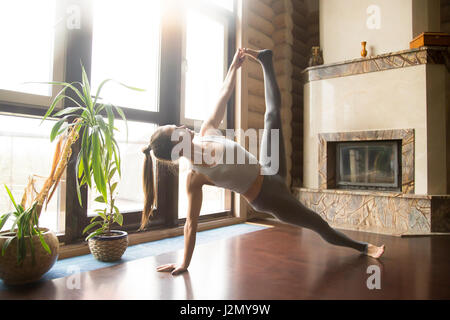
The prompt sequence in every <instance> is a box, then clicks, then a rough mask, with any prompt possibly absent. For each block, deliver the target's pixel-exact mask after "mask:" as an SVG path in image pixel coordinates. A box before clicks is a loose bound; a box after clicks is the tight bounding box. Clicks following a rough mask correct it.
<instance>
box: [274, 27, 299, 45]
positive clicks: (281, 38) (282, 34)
mask: <svg viewBox="0 0 450 320" xmlns="http://www.w3.org/2000/svg"><path fill="white" fill-rule="evenodd" d="M287 31H288V30H287V29H279V30H275V31H274V32H273V35H272V39H273V43H274V45H279V44H282V43H288V44H293V43H294V37H293V35H292V33H291V32H287Z"/></svg>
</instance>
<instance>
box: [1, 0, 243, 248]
mask: <svg viewBox="0 0 450 320" xmlns="http://www.w3.org/2000/svg"><path fill="white" fill-rule="evenodd" d="M180 1H183V0H165V1H163V8H162V10H163V13H162V19H161V34H160V63H159V68H160V73H159V97H158V111H144V110H138V109H129V108H126V107H122V109H123V111H124V114H125V116H126V118H127V120H130V121H139V122H147V123H152V124H156V125H157V126H162V125H166V124H176V125H179V124H180V101H181V76H182V75H181V68H182V37H183V26H182V23H181V21H183V19H181V17H182V14H183V13H182V10H181V7H182V6H180V5H179V2H180ZM234 1H235V2H236V0H234ZM200 2H202V3H203V0H201V1H200ZM200 2H199V3H200ZM57 3H58V5H57V14H58V15H65V12H66V10H65V9H66V8H68V7H69V6H74V5H75V6H78V8H79V9H80V17H81V23H80V28H79V29H66V28H64V26H65V25H64V24H61V25H62V27H63V28H64V29H65V30H64V32H62V33H64V44H65V45H64V50H62V52H64V57H63V58H64V63H63V74H64V77H63V78H62V79H61V80H62V81H65V82H75V81H81V66H80V61H83V65H84V68H85V70H86V73H87V75H88V78H89V80H90V79H91V55H92V36H93V21H92V17H93V12H92V8H93V4H92V2H91V1H90V0H60V1H58V2H57ZM208 7H211V5H209V4H208ZM234 7H235V8H236V5H235V6H234ZM218 8H219V9H220V10H223V11H224V12H228V17H229V18H230V17H231V18H232V20H230V21H232V23H230V24H229V37H228V46H227V57H228V65H229V64H230V63H231V60H232V58H233V54H234V48H235V30H236V20H235V15H236V12H235V11H236V10H235V11H234V12H233V13H231V12H229V11H228V10H226V9H222V8H220V7H218ZM231 18H230V19H231ZM58 80H60V79H58ZM54 81H56V79H54ZM55 87H56V86H54V88H53V92H55V90H58V88H55ZM0 94H1V92H0ZM67 94H68V95H73V96H72V98H74V99H75V100H78V97H77V96H75V95H74V94H73V93H72V92H69V91H68V92H67ZM25 95H26V94H25ZM50 103H51V102H49V103H48V104H45V103H44V104H41V103H38V104H32V105H31V104H26V103H23V102H21V101H18V100H15V99H9V98H8V99H2V101H0V113H5V114H13V115H14V114H17V115H31V116H38V117H43V116H44V114H45V112H46V110H47V108H48V106H49V105H50ZM73 106H74V103H73V102H72V101H70V100H68V99H65V101H64V104H63V105H61V106H60V108H68V107H73ZM105 115H106V114H105ZM117 119H118V120H120V119H121V118H120V117H119V116H118V115H117ZM71 121H73V119H69V122H71ZM227 124H228V128H232V127H233V125H234V94H233V96H232V98H231V99H230V102H229V104H228V107H227ZM80 145H81V141H80V139H78V140H77V142H76V143H75V144H74V145H73V147H72V156H71V159H70V160H69V162H68V166H67V170H66V189H65V195H63V196H64V197H65V204H66V206H65V208H61V210H62V211H64V214H65V231H64V233H63V234H58V238H59V240H60V242H62V243H65V244H70V243H77V242H79V241H80V240H82V239H84V237H85V235H83V234H82V231H83V229H84V227H85V226H86V225H88V224H89V220H90V219H91V218H90V217H88V212H87V198H88V197H87V195H88V194H87V192H88V190H87V188H86V186H83V187H82V188H81V198H82V203H83V207H82V206H80V204H79V202H78V198H77V192H76V183H75V181H76V180H75V179H76V176H75V163H76V155H77V154H78V152H79V150H80ZM156 163H157V164H156V166H157V170H156V183H157V189H159V190H161V189H163V190H172V192H158V193H157V194H158V199H157V203H158V207H157V209H156V210H155V213H154V218H153V219H152V220H151V222H150V225H149V227H148V228H147V230H154V229H164V228H172V227H177V226H180V224H183V223H184V220H185V219H178V166H174V167H173V168H167V166H166V165H163V164H162V163H159V162H156ZM138 183H141V182H140V181H139V182H138ZM229 198H231V199H233V198H234V197H232V196H231V197H229ZM230 201H232V200H230ZM141 214H142V211H137V212H127V213H126V214H124V223H123V226H122V227H119V226H116V227H117V229H120V230H125V231H128V232H135V231H137V229H138V227H139V225H140V219H141ZM227 216H230V217H232V216H233V203H231V204H230V210H229V211H226V212H220V213H214V214H212V215H205V216H202V217H200V221H205V220H208V221H209V220H211V219H217V218H223V217H227Z"/></svg>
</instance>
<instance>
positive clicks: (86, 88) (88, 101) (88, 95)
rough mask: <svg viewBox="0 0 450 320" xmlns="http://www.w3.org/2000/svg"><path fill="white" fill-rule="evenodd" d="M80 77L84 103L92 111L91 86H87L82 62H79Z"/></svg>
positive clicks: (87, 80) (87, 82) (87, 81)
mask: <svg viewBox="0 0 450 320" xmlns="http://www.w3.org/2000/svg"><path fill="white" fill-rule="evenodd" d="M81 78H82V84H83V93H84V97H85V102H86V105H87V106H88V108H89V109H90V110H91V112H92V113H93V111H94V110H93V108H92V99H91V88H90V86H89V79H88V76H87V74H86V70H85V69H84V66H83V64H82V63H81Z"/></svg>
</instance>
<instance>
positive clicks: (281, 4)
mask: <svg viewBox="0 0 450 320" xmlns="http://www.w3.org/2000/svg"><path fill="white" fill-rule="evenodd" d="M272 9H273V12H274V14H275V15H277V14H280V13H283V12H289V13H290V12H292V10H294V9H293V6H292V2H291V1H290V0H275V1H274V2H273V3H272Z"/></svg>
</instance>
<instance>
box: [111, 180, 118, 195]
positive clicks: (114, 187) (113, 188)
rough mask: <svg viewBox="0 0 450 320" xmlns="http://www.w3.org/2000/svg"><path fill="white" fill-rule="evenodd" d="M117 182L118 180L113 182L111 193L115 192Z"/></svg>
mask: <svg viewBox="0 0 450 320" xmlns="http://www.w3.org/2000/svg"><path fill="white" fill-rule="evenodd" d="M117 184H118V182H114V183H113V184H112V186H111V193H113V192H114V190H116V187H117Z"/></svg>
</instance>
